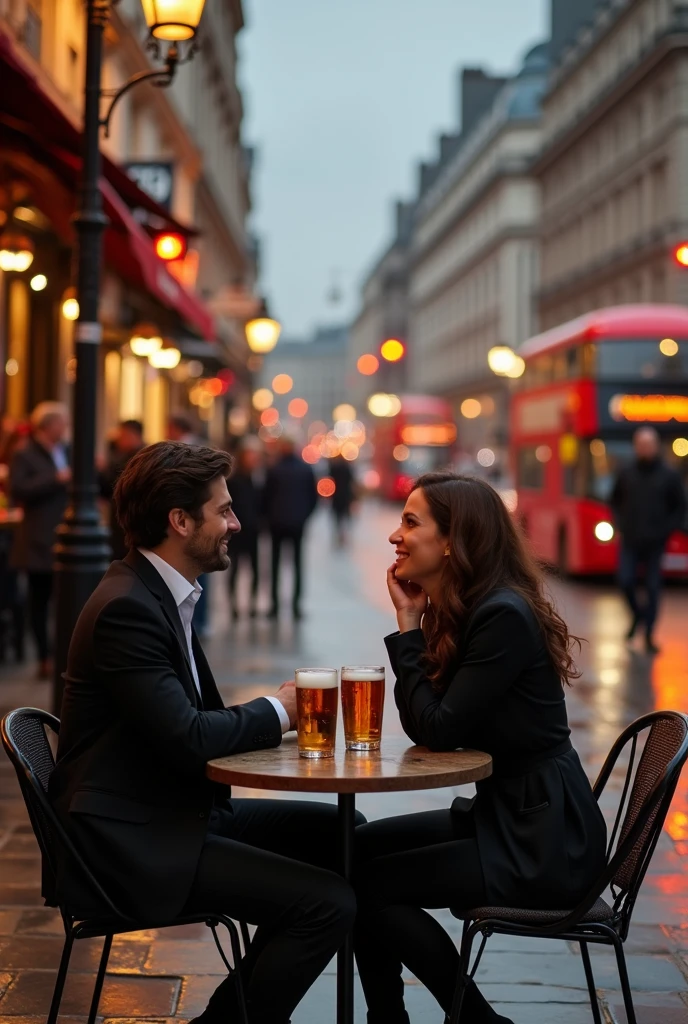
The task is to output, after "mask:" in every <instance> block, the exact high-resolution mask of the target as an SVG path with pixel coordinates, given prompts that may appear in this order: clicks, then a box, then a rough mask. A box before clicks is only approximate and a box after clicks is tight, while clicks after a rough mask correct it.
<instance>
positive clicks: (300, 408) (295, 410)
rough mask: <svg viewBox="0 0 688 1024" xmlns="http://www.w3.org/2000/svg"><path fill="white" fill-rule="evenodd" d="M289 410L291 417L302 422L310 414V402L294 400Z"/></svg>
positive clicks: (303, 399)
mask: <svg viewBox="0 0 688 1024" xmlns="http://www.w3.org/2000/svg"><path fill="white" fill-rule="evenodd" d="M287 408H288V410H289V415H290V416H293V417H294V419H295V420H300V419H303V417H304V416H305V415H306V413H307V412H308V402H307V401H306V399H305V398H292V400H291V402H290V403H289V405H288V406H287Z"/></svg>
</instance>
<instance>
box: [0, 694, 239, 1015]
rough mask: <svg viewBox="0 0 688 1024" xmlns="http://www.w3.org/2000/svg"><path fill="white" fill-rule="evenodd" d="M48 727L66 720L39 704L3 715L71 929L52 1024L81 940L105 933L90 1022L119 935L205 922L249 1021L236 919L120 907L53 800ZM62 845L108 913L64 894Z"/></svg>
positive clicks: (46, 883) (51, 900)
mask: <svg viewBox="0 0 688 1024" xmlns="http://www.w3.org/2000/svg"><path fill="white" fill-rule="evenodd" d="M46 729H49V730H51V731H52V732H53V733H55V734H57V733H59V730H60V721H59V719H57V718H55V717H53V715H49V714H48V713H47V712H46V711H40V710H38V709H37V708H19V709H17V710H16V711H10V712H9V714H7V715H5V717H4V718H3V720H2V743H3V746H4V748H5V750H6V751H7V755H8V757H9V759H10V761H11V762H12V764H13V765H14V769H15V771H16V773H17V778H18V780H19V786H20V788H21V792H22V796H23V797H24V802H25V804H26V808H27V811H28V813H29V818H30V819H31V825H32V827H33V831H34V833H35V835H36V839H37V840H38V845H39V847H40V849H41V854H42V857H43V896H44V898H45V901H46V905H47V906H51V907H58V908H59V910H60V914H61V915H62V923H63V925H64V930H65V943H64V946H63V949H62V957H61V959H60V967H59V970H58V974H57V979H56V981H55V988H54V991H53V998H52V1003H51V1005H50V1013H49V1014H48V1020H47V1024H56V1022H57V1015H58V1012H59V1009H60V1002H61V1001H62V992H63V989H64V984H65V980H66V978H67V971H68V968H69V959H70V956H71V952H72V946H73V945H74V940H75V939H91V938H101V937H102V938H103V939H104V942H103V952H102V954H101V958H100V964H99V966H98V973H97V975H96V982H95V987H94V989H93V998H92V1000H91V1009H90V1012H89V1015H88V1024H95V1020H96V1015H97V1013H98V1004H99V1002H100V995H101V991H102V988H103V982H104V980H105V972H106V970H107V964H108V959H109V956H110V947H111V946H112V939H113V936H115V935H120V934H123V933H126V932H134V931H140V930H142V929H148V928H173V927H177V926H179V925H184V924H203V923H204V924H206V925H207V926H208V927H209V928H210V929H211V931H212V933H213V938H214V940H215V945H216V946H217V949H218V952H219V954H220V956H221V957H222V960H223V963H224V965H225V967H226V968H227V972H228V974H229V975H230V977H232V978H234V980H235V983H236V989H237V999H238V1003H239V1008H240V1015H241V1016H240V1019H241V1024H248V1016H247V1012H246V1003H245V1000H244V993H243V988H242V983H241V973H240V971H239V970H237V969H236V968H237V967H238V965H239V962H240V960H241V957H242V945H241V941H240V939H239V931H238V930H237V927H236V924H235V923H234V921H232V920H231V918H229V917H226V916H225V915H224V914H218V913H215V912H212V913H207V914H192V915H184V916H180V917H177V918H175V919H174V920H172V921H170V920H167V921H149V920H145V921H144V920H134V919H133V918H132V917H131V916H130V915H129V914H125V913H123V912H122V911H121V910H120V909H119V908H118V907H117V905H116V903H115V902H114V901H113V900H112V899H111V897H110V896H109V895H108V894H107V893H106V892H105V890H104V889H103V887H102V886H101V884H100V883H99V882H98V880H97V879H96V878H95V877H94V875H93V874H92V872H91V871H90V869H89V868H88V866H87V865H86V863H85V861H84V860H83V858H82V857H81V855H80V854H79V852H78V851H77V849H76V848H75V846H74V844H73V843H72V841H71V839H70V838H69V836H68V835H67V833H66V832H65V830H64V828H63V827H62V825H61V823H60V821H59V819H58V818H57V815H56V814H55V812H54V811H53V809H52V807H51V805H50V802H49V800H48V796H47V793H48V782H49V780H50V775H51V772H52V770H53V768H54V767H55V759H54V757H53V752H52V750H51V747H50V743H49V740H48V736H47V733H46ZM58 849H59V850H60V851H61V853H62V855H63V856H64V857H66V858H69V859H70V860H71V862H72V864H73V865H74V867H75V869H76V870H78V871H79V872H80V877H81V878H82V879H83V881H84V885H85V887H86V888H87V890H88V891H89V892H90V894H91V895H92V898H93V901H94V905H95V906H98V907H102V914H101V913H99V914H98V915H97V916H89V917H87V918H84V917H83V916H79V914H78V913H75V912H73V909H72V908H70V907H69V905H68V904H67V903H66V902H65V901H64V900H63V899H62V898H61V896H60V893H59V891H58V888H57V880H56V871H57V859H56V853H57V850H58ZM219 925H224V927H225V928H226V929H227V932H228V934H229V938H230V943H231V947H232V959H233V964H232V963H230V962H229V960H228V959H227V956H226V955H225V952H224V950H223V948H222V945H221V943H220V940H219V938H218V934H217V929H218V927H219ZM239 928H240V930H241V937H242V940H243V950H244V952H245V950H246V949H247V948H248V945H249V942H250V939H249V933H248V928H247V926H246V924H245V923H244V922H240V925H239Z"/></svg>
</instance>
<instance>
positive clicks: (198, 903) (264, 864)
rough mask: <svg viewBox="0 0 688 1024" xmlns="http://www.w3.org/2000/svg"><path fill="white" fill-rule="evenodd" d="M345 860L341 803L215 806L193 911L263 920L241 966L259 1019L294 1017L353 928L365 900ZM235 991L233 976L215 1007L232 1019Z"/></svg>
mask: <svg viewBox="0 0 688 1024" xmlns="http://www.w3.org/2000/svg"><path fill="white" fill-rule="evenodd" d="M359 820H360V821H361V822H364V821H365V819H364V818H363V817H362V816H359ZM338 867H339V847H338V832H337V808H336V807H335V806H332V805H329V804H318V803H308V802H306V801H303V802H298V801H289V800H233V801H232V810H224V809H221V810H220V809H218V810H215V811H213V814H212V815H211V820H210V825H209V830H208V837H207V839H206V843H205V845H204V847H203V851H202V853H201V859H200V861H199V864H198V869H197V872H196V878H195V881H194V884H193V888H192V891H191V894H190V896H189V900H188V902H187V905H186V910H187V911H189V912H197V911H201V912H202V911H203V909H211V910H217V911H220V912H223V913H226V914H227V915H229V916H230V917H233V918H236V919H238V920H244V921H247V922H248V923H250V924H255V925H258V930H257V932H256V934H255V937H254V939H253V942H252V943H251V946H250V947H249V951H248V954H247V955H246V957H244V960H243V961H242V965H241V972H242V979H243V981H244V985H245V992H246V996H247V1003H248V1008H249V1020H250V1022H251V1024H287V1022H288V1021H289V1017H290V1014H291V1013H292V1011H293V1010H294V1008H295V1007H296V1006H297V1005H298V1003H299V1002H300V1001H301V999H302V998H303V996H304V995H305V994H306V992H307V991H308V989H309V988H310V987H311V985H312V984H313V982H314V981H315V980H316V978H317V977H318V976H319V975H320V974H321V973H322V971H323V970H324V969H325V967H326V966H327V964H328V963H329V961H330V960H331V959H332V957H333V956H334V955H335V953H336V952H337V950H338V949H339V947H340V946H341V944H342V941H343V940H344V937H345V936H346V934H347V933H348V932H349V931H350V930H351V928H352V926H353V922H354V917H355V915H356V899H355V896H354V891H353V889H352V887H351V886H350V885H349V883H348V882H346V881H344V879H343V878H341V876H340V875H339V874H337V873H336V872H337V870H338ZM234 999H235V996H234V984H233V982H232V981H231V979H226V980H225V981H223V983H222V984H221V985H220V987H219V988H218V989H217V990H216V991H215V992H214V993H213V995H212V996H211V999H210V1002H209V1004H208V1009H207V1010H206V1014H207V1015H208V1017H209V1018H210V1019H211V1020H212V1021H215V1020H216V1021H217V1024H229V1022H230V1020H233V1019H235V1016H234V1007H235V1005H236V1004H235V1002H234Z"/></svg>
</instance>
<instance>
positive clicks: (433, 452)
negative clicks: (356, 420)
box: [373, 395, 456, 501]
mask: <svg viewBox="0 0 688 1024" xmlns="http://www.w3.org/2000/svg"><path fill="white" fill-rule="evenodd" d="M399 401H400V403H401V407H400V409H399V412H398V413H397V414H396V415H395V416H382V417H379V418H378V419H376V420H375V432H374V437H373V444H374V446H375V454H374V456H373V468H374V469H375V470H376V472H377V474H378V476H379V479H380V485H379V493H380V494H381V495H382V497H384V498H386V499H388V500H390V501H403V500H404V499H405V498H406V497H407V496H408V494H409V491H410V489H411V485H412V484H413V481H414V480H415V479H416V477H419V476H420V475H421V474H422V473H428V472H430V471H432V470H436V469H442V468H445V467H447V466H449V465H450V463H451V458H452V451H453V445H454V442H455V441H456V424H455V423H454V415H453V411H452V407H451V405H450V403H449V402H447V401H446V400H445V399H444V398H436V397H434V396H432V395H401V396H400V399H399Z"/></svg>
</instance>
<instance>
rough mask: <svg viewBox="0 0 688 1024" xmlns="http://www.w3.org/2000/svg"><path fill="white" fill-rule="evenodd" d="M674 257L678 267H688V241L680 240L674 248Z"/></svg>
mask: <svg viewBox="0 0 688 1024" xmlns="http://www.w3.org/2000/svg"><path fill="white" fill-rule="evenodd" d="M674 259H675V260H676V262H677V263H678V265H679V267H688V242H681V244H680V245H677V246H676V248H675V249H674Z"/></svg>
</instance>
